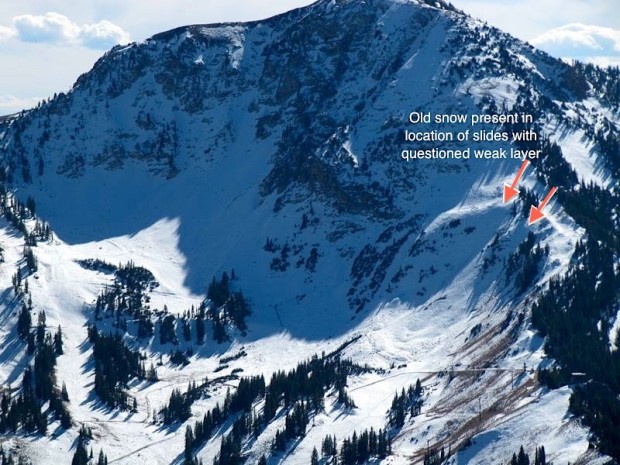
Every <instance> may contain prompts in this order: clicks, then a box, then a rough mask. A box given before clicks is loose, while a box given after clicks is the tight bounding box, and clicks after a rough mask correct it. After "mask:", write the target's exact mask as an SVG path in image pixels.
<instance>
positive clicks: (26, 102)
mask: <svg viewBox="0 0 620 465" xmlns="http://www.w3.org/2000/svg"><path fill="white" fill-rule="evenodd" d="M41 100H43V99H42V98H40V97H26V98H22V97H15V96H14V95H0V115H10V114H11V113H17V112H18V111H20V110H23V109H27V108H33V107H35V106H37V104H38V103H39V102H40V101H41Z"/></svg>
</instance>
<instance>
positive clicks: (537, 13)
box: [0, 0, 620, 114]
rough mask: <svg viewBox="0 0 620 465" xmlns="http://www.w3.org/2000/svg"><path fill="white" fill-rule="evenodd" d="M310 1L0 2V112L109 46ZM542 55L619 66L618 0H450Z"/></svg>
mask: <svg viewBox="0 0 620 465" xmlns="http://www.w3.org/2000/svg"><path fill="white" fill-rule="evenodd" d="M310 3H312V1H311V0H269V1H268V2H259V1H257V0H208V1H204V0H130V1H127V0H80V2H79V5H80V6H79V8H76V7H75V5H76V2H74V1H69V0H2V2H1V3H0V69H2V72H1V73H0V114H7V113H11V112H14V111H18V110H20V109H22V108H28V107H30V106H33V105H35V104H36V103H37V102H38V101H39V100H41V99H42V98H45V97H48V96H51V95H53V94H54V92H60V91H66V90H67V89H69V88H70V87H71V85H72V84H73V82H74V81H75V79H76V78H77V77H78V76H79V75H80V74H82V73H84V72H86V71H88V70H89V69H90V68H91V67H92V65H93V63H94V62H95V60H96V59H97V58H98V57H99V56H100V55H101V54H102V53H103V52H104V51H105V50H107V49H109V48H110V47H111V46H113V45H115V44H117V43H126V42H128V41H134V40H142V39H145V38H147V37H149V36H151V35H153V34H155V33H157V32H161V31H164V30H167V29H171V28H173V27H177V26H180V25H185V24H195V23H211V22H226V21H247V20H252V19H260V18H265V17H269V16H272V15H274V14H277V13H281V12H284V11H287V10H290V9H292V8H296V7H299V6H303V5H307V4H310ZM452 3H453V4H454V5H455V6H457V7H458V8H460V9H462V10H464V11H466V12H467V13H469V14H471V15H472V16H474V17H477V18H480V19H483V20H485V21H487V22H488V23H489V24H492V25H494V26H497V27H499V28H500V29H503V30H505V31H507V32H510V33H511V34H513V35H515V36H517V37H519V38H521V39H524V40H528V41H530V42H531V43H533V44H534V45H536V46H538V47H540V48H542V49H544V50H546V51H548V52H549V53H551V54H553V55H555V56H558V57H563V58H568V57H574V58H578V59H581V60H590V61H595V62H598V63H600V64H609V63H615V64H620V0H452Z"/></svg>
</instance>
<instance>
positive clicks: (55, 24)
mask: <svg viewBox="0 0 620 465" xmlns="http://www.w3.org/2000/svg"><path fill="white" fill-rule="evenodd" d="M2 38H5V40H6V39H9V38H15V39H17V40H20V41H22V42H34V43H45V44H56V45H77V46H83V47H88V48H93V49H108V48H110V47H112V46H114V45H116V44H126V43H128V42H129V41H130V36H129V33H128V32H126V31H124V30H123V29H122V28H120V27H119V26H117V25H115V24H112V23H111V22H109V21H99V22H98V23H94V24H84V25H82V26H80V25H78V24H76V23H74V22H73V21H71V20H70V19H69V18H68V17H67V16H65V15H62V14H59V13H54V12H49V13H45V14H43V15H19V16H15V17H14V18H13V24H12V27H6V26H0V40H1V39H2Z"/></svg>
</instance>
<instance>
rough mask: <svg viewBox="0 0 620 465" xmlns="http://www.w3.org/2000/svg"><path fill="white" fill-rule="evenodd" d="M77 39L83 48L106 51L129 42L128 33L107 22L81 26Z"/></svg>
mask: <svg viewBox="0 0 620 465" xmlns="http://www.w3.org/2000/svg"><path fill="white" fill-rule="evenodd" d="M78 37H79V38H80V41H81V42H82V44H84V45H85V46H87V47H90V48H98V49H107V48H111V47H113V46H114V45H117V44H126V43H128V42H129V41H130V37H129V33H128V32H125V31H124V30H123V29H121V28H120V27H119V26H117V25H116V24H112V23H111V22H109V21H99V22H98V23H96V24H86V25H84V26H82V29H81V30H80V32H79V35H78Z"/></svg>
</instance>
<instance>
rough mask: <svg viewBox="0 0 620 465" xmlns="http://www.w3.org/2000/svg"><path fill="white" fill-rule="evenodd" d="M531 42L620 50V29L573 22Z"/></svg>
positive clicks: (545, 44)
mask: <svg viewBox="0 0 620 465" xmlns="http://www.w3.org/2000/svg"><path fill="white" fill-rule="evenodd" d="M531 42H532V44H533V45H536V46H537V47H540V48H545V47H551V46H553V47H556V46H572V47H577V48H581V47H585V48H589V49H591V50H605V49H609V48H611V49H612V50H613V51H616V52H620V31H618V30H615V29H612V28H609V27H601V26H592V25H587V24H581V23H572V24H567V25H566V26H561V27H557V28H555V29H551V30H550V31H547V32H545V33H543V34H541V35H539V36H538V37H535V38H534V39H532V40H531Z"/></svg>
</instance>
